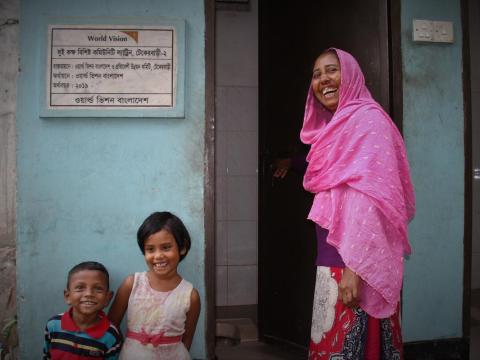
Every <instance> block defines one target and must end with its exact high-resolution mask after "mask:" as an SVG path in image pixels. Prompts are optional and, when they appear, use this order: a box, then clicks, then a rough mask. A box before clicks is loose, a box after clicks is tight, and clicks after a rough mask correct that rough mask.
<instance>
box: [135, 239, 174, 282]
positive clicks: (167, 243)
mask: <svg viewBox="0 0 480 360" xmlns="http://www.w3.org/2000/svg"><path fill="white" fill-rule="evenodd" d="M143 249H144V251H145V262H146V263H147V266H148V268H149V270H150V271H151V272H152V274H153V275H155V276H157V277H159V278H163V279H169V278H171V277H174V276H177V275H178V274H177V266H178V263H179V262H180V251H179V249H178V245H177V242H176V241H175V238H174V237H173V235H172V234H171V233H170V232H168V231H167V230H160V231H159V232H157V233H155V234H152V235H150V236H149V237H148V238H147V240H145V244H144V245H143Z"/></svg>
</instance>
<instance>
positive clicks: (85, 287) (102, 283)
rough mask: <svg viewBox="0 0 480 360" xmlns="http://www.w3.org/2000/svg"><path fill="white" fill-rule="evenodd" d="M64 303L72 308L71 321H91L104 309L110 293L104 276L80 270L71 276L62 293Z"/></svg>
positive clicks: (98, 272)
mask: <svg viewBox="0 0 480 360" xmlns="http://www.w3.org/2000/svg"><path fill="white" fill-rule="evenodd" d="M64 297H65V301H66V303H67V304H68V305H70V306H71V307H72V308H73V319H74V321H75V322H76V323H77V326H79V327H81V324H79V323H78V322H79V321H80V322H84V321H87V322H89V321H92V320H95V319H96V318H97V314H98V312H99V311H100V310H102V309H103V308H105V307H106V306H107V305H108V303H109V302H110V299H111V298H112V292H111V291H109V289H108V283H107V278H106V276H105V274H103V273H102V272H101V271H98V270H81V271H78V272H76V273H74V274H72V275H71V277H70V281H69V284H68V288H67V289H65V291H64Z"/></svg>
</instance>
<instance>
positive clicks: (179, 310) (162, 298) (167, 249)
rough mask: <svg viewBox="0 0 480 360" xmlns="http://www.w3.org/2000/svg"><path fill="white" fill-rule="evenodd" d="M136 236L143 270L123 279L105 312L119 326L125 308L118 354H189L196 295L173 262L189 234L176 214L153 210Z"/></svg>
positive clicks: (177, 357)
mask: <svg viewBox="0 0 480 360" xmlns="http://www.w3.org/2000/svg"><path fill="white" fill-rule="evenodd" d="M137 242H138V246H139V247H140V250H141V251H142V253H143V255H144V257H145V262H146V263H147V267H148V271H146V272H141V273H135V274H133V275H129V276H128V277H127V278H126V279H125V280H124V281H123V283H122V284H121V285H120V288H119V289H118V291H117V295H116V297H115V300H114V302H113V304H112V307H111V308H110V312H109V314H108V317H109V318H110V320H111V321H112V323H113V324H115V325H116V326H119V325H120V323H121V322H122V319H123V316H124V314H125V311H127V313H128V315H127V334H126V339H125V343H124V345H123V348H122V351H121V353H120V359H135V360H141V359H162V360H188V359H190V355H189V352H188V350H189V349H190V346H191V344H192V339H193V334H194V333H195V327H196V325H197V320H198V316H199V314H200V297H199V295H198V292H197V290H195V289H194V288H193V286H192V284H191V283H189V282H188V281H186V280H185V279H182V277H181V276H180V275H179V274H178V272H177V266H178V263H179V262H180V261H182V260H183V259H184V258H185V256H186V255H187V253H188V250H189V249H190V235H189V234H188V231H187V229H186V228H185V225H183V223H182V221H181V220H180V219H179V218H178V217H176V216H175V215H173V214H171V213H169V212H156V213H153V214H151V215H150V216H149V217H148V218H146V219H145V221H144V222H143V224H142V225H141V226H140V228H139V229H138V232H137ZM127 309H128V310H127Z"/></svg>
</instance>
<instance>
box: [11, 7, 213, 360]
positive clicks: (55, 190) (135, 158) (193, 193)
mask: <svg viewBox="0 0 480 360" xmlns="http://www.w3.org/2000/svg"><path fill="white" fill-rule="evenodd" d="M203 14H204V7H203V1H201V0H162V1H150V0H136V1H128V0H116V1H109V0H83V1H73V0H69V1H65V0H44V1H36V0H22V1H21V20H20V23H21V41H20V42H21V53H20V57H21V73H20V79H19V86H18V112H17V137H18V142H17V173H18V174H17V177H18V194H17V249H18V250H17V251H18V257H17V258H18V267H17V286H18V288H17V289H18V313H19V330H20V344H21V358H22V359H38V358H39V357H40V356H41V355H40V354H41V347H42V339H43V328H44V326H45V322H46V320H47V319H48V318H49V317H50V316H52V315H53V314H55V313H58V312H61V311H64V310H65V308H66V305H65V303H64V301H63V289H64V286H65V280H66V273H67V271H68V269H69V268H70V267H71V266H72V265H74V264H76V263H78V262H80V261H84V260H87V259H88V260H97V261H101V262H102V263H104V264H105V265H106V266H107V267H108V269H109V270H110V272H111V277H112V284H111V286H112V288H113V289H116V287H117V286H118V285H119V283H120V282H121V280H122V279H123V278H124V277H125V276H127V275H128V274H129V273H132V272H134V271H143V270H145V269H146V266H145V264H144V261H143V256H142V255H141V253H140V251H139V249H138V247H137V245H136V238H135V235H136V230H137V228H138V226H139V225H140V223H141V222H142V221H143V219H144V218H145V217H146V216H147V215H149V214H150V213H151V212H153V211H156V210H170V211H172V212H174V213H176V214H177V215H179V216H180V217H181V218H182V219H183V220H184V222H185V224H186V225H187V227H188V229H189V230H190V232H191V235H192V240H193V244H192V250H191V252H190V253H189V255H188V256H187V258H186V259H185V260H184V262H182V264H181V266H180V272H181V273H182V274H183V276H184V277H185V278H186V279H188V280H190V281H191V282H192V283H193V284H194V286H195V287H196V288H197V289H199V291H200V294H201V296H202V298H204V293H205V284H204V240H205V239H204V209H203V201H204V175H203V157H204V126H205V125H204V124H205V116H204V111H205V107H204V104H205V91H204V89H205V64H204V31H205V24H204V16H203ZM47 15H55V16H61V17H65V16H74V17H75V16H109V17H115V16H120V17H121V16H130V17H132V16H133V17H140V18H141V17H144V16H148V17H155V16H161V17H163V18H165V17H166V18H169V17H171V18H177V19H184V20H185V23H186V29H185V33H186V47H185V55H186V62H185V114H186V115H185V118H183V119H151V118H83V119H82V118H55V119H52V118H51V119H48V118H39V106H38V103H39V100H38V99H39V97H44V84H43V83H41V81H40V80H39V79H40V78H41V76H40V74H41V73H42V72H43V71H45V70H44V68H43V67H42V66H41V65H40V64H42V63H43V61H44V60H43V59H41V58H40V56H41V54H42V49H41V48H40V45H39V44H40V43H42V42H41V41H40V40H41V37H42V36H46V32H45V29H44V28H43V27H42V19H43V18H44V16H47ZM203 303H204V304H205V301H204V300H203ZM204 334H205V327H204V311H203V310H202V315H201V317H200V319H199V324H198V327H197V332H196V336H195V339H194V344H193V348H192V352H191V353H192V356H193V357H197V358H204V357H205V345H204V342H205V335H204Z"/></svg>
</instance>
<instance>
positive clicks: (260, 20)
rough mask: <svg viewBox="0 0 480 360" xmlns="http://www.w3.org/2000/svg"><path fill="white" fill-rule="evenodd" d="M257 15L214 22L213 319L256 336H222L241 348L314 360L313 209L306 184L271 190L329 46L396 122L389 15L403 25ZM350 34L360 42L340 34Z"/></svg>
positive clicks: (359, 15)
mask: <svg viewBox="0 0 480 360" xmlns="http://www.w3.org/2000/svg"><path fill="white" fill-rule="evenodd" d="M248 3H249V4H248V6H244V7H241V8H236V9H230V10H225V9H223V10H217V13H216V31H215V33H216V61H215V63H216V88H215V89H216V123H217V127H216V164H215V166H216V281H217V287H216V305H217V306H216V319H217V323H219V322H220V323H228V322H230V323H235V321H237V325H238V324H242V321H245V322H243V324H246V323H247V324H249V326H251V325H253V326H254V328H253V329H252V328H251V327H250V328H249V329H250V330H248V331H250V332H248V331H246V330H245V329H246V327H243V333H244V334H240V333H241V332H242V329H240V330H238V327H237V330H235V327H234V328H230V329H227V330H225V328H223V331H226V333H225V334H226V335H228V332H230V335H231V336H233V337H236V339H237V341H243V340H245V339H244V338H242V336H247V340H252V342H255V340H261V341H267V342H269V343H274V344H275V345H279V346H282V348H283V349H285V347H288V348H289V349H293V350H292V354H294V353H295V354H305V352H306V348H307V346H308V340H309V332H310V319H311V307H312V300H313V289H314V270H315V269H314V259H315V247H316V244H315V238H314V229H313V226H312V224H309V223H308V222H307V221H306V220H305V219H306V215H307V212H308V209H309V206H310V204H311V198H310V195H309V194H307V193H305V192H304V191H303V190H302V179H301V176H298V175H295V174H291V175H289V176H287V178H286V179H284V180H283V181H272V173H271V167H270V165H271V163H272V161H273V160H274V158H275V157H277V156H281V155H283V154H287V153H292V152H295V151H302V149H301V145H299V144H298V134H299V130H300V127H301V123H302V119H303V109H304V104H305V98H306V92H307V87H308V84H309V81H310V76H311V66H312V64H313V62H314V60H315V57H316V56H317V55H318V54H319V53H320V52H321V51H322V50H323V49H325V48H327V47H329V46H336V47H339V48H343V49H345V50H347V51H350V52H351V53H352V54H354V55H355V57H356V58H357V59H358V60H359V62H360V65H361V66H362V68H363V70H364V72H365V75H366V80H367V85H368V87H369V88H370V89H371V91H372V93H373V95H374V97H375V98H376V99H377V100H378V101H379V102H380V103H381V104H382V105H383V106H384V108H385V109H386V110H387V111H389V112H391V110H392V108H393V104H392V103H391V101H390V100H391V98H392V97H391V96H392V94H393V91H394V89H395V84H394V82H392V81H391V76H390V74H391V73H393V71H392V68H393V67H394V66H395V64H392V63H391V61H390V59H392V46H391V36H390V14H391V13H395V14H396V16H399V12H398V11H396V12H394V11H391V6H392V4H393V5H396V4H397V3H398V2H397V1H393V0H392V1H389V2H385V1H383V0H368V1H367V0H366V1H362V2H361V3H359V4H352V2H349V1H347V0H342V1H337V2H335V3H332V2H328V1H318V0H312V1H304V2H302V4H301V6H299V4H298V3H290V4H288V3H282V4H281V5H279V3H278V1H274V0H262V1H258V0H250V1H249V2H248ZM332 14H334V15H335V16H332ZM347 23H348V24H351V26H350V27H353V28H355V29H356V30H355V31H354V32H352V31H350V30H351V29H346V28H345V26H339V24H347ZM398 36H399V32H398ZM399 94H401V92H400V93H399ZM397 99H400V104H401V98H399V97H397ZM394 118H395V115H394ZM400 118H401V116H397V120H398V119H400ZM247 328H248V326H247ZM247 333H248V334H250V335H248V334H247ZM246 334H247V335H246ZM217 335H218V333H217ZM252 349H255V348H251V349H250V350H252ZM256 349H257V350H258V351H266V350H265V348H264V347H262V346H260V347H259V348H256ZM235 351H236V352H237V355H238V351H237V350H235ZM272 351H273V350H272ZM286 353H287V352H286V351H283V355H285V354H286ZM292 356H293V357H291V358H292V359H293V358H295V356H296V355H292ZM276 358H278V359H281V357H276ZM284 358H285V359H287V358H288V357H284ZM299 358H302V357H299ZM303 358H304V356H303ZM224 359H230V358H222V357H220V360H224ZM232 359H233V358H232Z"/></svg>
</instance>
